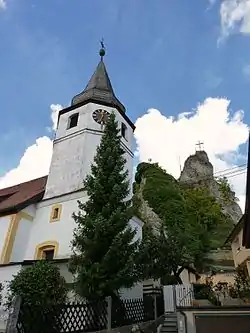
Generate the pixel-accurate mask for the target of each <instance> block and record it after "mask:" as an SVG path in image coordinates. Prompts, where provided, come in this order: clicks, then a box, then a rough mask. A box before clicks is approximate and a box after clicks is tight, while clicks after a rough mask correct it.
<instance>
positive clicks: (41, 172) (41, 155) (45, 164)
mask: <svg viewBox="0 0 250 333" xmlns="http://www.w3.org/2000/svg"><path fill="white" fill-rule="evenodd" d="M50 109H51V120H52V130H55V129H56V126H57V117H58V112H59V110H61V109H62V106H61V105H59V104H51V106H50ZM52 148H53V142H52V140H51V139H50V138H49V137H47V136H43V137H40V138H38V139H36V142H35V143H34V144H33V145H31V146H29V147H28V148H27V149H26V150H25V152H24V154H23V156H22V158H21V160H20V162H19V165H18V166H17V167H16V168H14V169H12V170H10V171H9V172H7V173H6V174H5V175H4V176H3V177H1V178H0V188H4V187H7V186H12V185H15V184H19V183H22V182H25V181H28V180H31V179H35V178H38V177H42V176H45V175H47V174H48V172H49V167H50V161H51V156H52Z"/></svg>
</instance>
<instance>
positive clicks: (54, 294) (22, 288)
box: [8, 260, 68, 307]
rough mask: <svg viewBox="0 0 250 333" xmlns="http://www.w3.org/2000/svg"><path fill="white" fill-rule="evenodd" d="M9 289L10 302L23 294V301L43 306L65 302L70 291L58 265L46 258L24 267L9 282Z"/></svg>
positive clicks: (31, 304)
mask: <svg viewBox="0 0 250 333" xmlns="http://www.w3.org/2000/svg"><path fill="white" fill-rule="evenodd" d="M8 289H9V302H11V301H12V298H13V297H14V296H21V299H22V302H23V303H25V304H27V305H30V306H42V307H47V306H50V305H55V304H61V303H64V302H65V300H66V298H67V293H68V289H67V285H66V282H65V279H64V278H63V277H62V276H61V275H60V270H59V268H58V266H56V265H54V264H52V263H50V262H48V261H45V260H41V261H38V262H36V263H35V264H34V265H32V266H30V267H27V268H23V269H22V270H21V271H20V272H19V273H17V275H15V276H14V278H13V279H12V280H11V281H10V282H9V285H8Z"/></svg>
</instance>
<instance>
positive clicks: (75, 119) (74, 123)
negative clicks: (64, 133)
mask: <svg viewBox="0 0 250 333" xmlns="http://www.w3.org/2000/svg"><path fill="white" fill-rule="evenodd" d="M78 118H79V113H75V114H73V115H72V116H70V117H69V122H68V129H69V128H73V127H76V126H77V123H78Z"/></svg>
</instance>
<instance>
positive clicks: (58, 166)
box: [44, 103, 133, 198]
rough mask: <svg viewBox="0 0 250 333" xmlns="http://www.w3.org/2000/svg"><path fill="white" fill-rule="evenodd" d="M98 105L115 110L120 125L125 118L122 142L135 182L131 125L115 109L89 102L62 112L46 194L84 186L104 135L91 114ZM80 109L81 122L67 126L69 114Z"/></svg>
mask: <svg viewBox="0 0 250 333" xmlns="http://www.w3.org/2000/svg"><path fill="white" fill-rule="evenodd" d="M99 108H103V109H105V110H107V111H109V112H112V111H113V112H115V114H116V119H117V121H118V123H119V126H120V127H121V123H122V122H123V123H125V125H126V126H127V133H128V135H127V140H125V139H124V138H122V143H123V144H124V146H125V147H127V154H126V158H127V161H128V162H127V165H126V167H127V168H128V170H129V179H130V184H131V185H132V178H133V161H132V160H133V153H132V145H133V130H132V128H131V127H130V125H129V124H128V123H127V122H126V121H125V119H124V118H123V117H122V116H121V114H120V113H119V112H118V111H117V110H116V109H114V108H111V107H106V106H105V107H104V106H101V105H99V104H95V103H89V104H87V105H84V106H81V107H79V108H77V109H75V110H73V111H70V112H67V113H65V114H63V115H61V116H60V119H59V124H58V129H57V132H56V140H55V141H54V147H53V156H52V162H51V166H50V172H49V176H48V181H47V186H46V192H45V196H44V198H51V197H54V196H58V195H61V194H65V193H69V192H72V191H75V190H77V189H79V188H81V187H82V182H83V179H84V178H85V177H86V175H87V174H88V173H89V171H90V165H91V163H92V162H93V158H94V156H95V154H96V148H97V146H98V145H99V144H100V139H101V135H100V133H98V132H96V131H100V130H101V126H100V125H99V124H97V123H96V122H95V121H94V120H93V118H92V113H93V111H95V110H96V109H99ZM77 112H78V113H79V118H78V125H77V126H76V127H74V128H71V129H67V126H68V119H69V117H70V116H72V115H73V114H74V113H77Z"/></svg>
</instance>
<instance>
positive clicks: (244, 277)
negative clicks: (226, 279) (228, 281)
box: [229, 266, 250, 299]
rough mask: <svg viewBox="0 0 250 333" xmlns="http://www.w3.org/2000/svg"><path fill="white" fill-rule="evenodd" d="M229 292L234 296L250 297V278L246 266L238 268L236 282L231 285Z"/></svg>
mask: <svg viewBox="0 0 250 333" xmlns="http://www.w3.org/2000/svg"><path fill="white" fill-rule="evenodd" d="M229 293H230V296H231V297H233V298H240V299H245V298H248V299H249V298H250V278H249V275H248V272H247V268H246V267H244V266H243V267H242V266H238V267H237V268H236V272H235V279H234V284H233V285H232V286H230V288H229Z"/></svg>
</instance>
